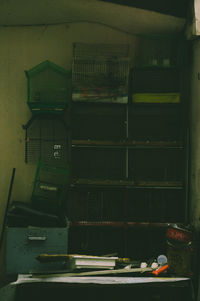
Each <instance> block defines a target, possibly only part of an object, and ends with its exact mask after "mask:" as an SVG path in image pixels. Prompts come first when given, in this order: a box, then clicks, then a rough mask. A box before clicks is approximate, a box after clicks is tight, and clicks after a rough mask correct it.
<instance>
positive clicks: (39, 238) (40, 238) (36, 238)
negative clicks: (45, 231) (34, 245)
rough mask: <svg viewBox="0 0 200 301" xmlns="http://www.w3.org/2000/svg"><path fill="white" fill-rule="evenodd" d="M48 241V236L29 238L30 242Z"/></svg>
mask: <svg viewBox="0 0 200 301" xmlns="http://www.w3.org/2000/svg"><path fill="white" fill-rule="evenodd" d="M46 239H47V238H46V236H28V240H30V241H45V240H46Z"/></svg>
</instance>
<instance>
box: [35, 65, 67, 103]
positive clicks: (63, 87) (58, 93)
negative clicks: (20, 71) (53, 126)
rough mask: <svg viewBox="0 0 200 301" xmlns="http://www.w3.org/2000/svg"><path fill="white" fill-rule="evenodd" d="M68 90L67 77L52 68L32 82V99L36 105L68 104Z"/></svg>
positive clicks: (37, 75) (39, 74)
mask: <svg viewBox="0 0 200 301" xmlns="http://www.w3.org/2000/svg"><path fill="white" fill-rule="evenodd" d="M68 90H69V89H68V85H67V80H66V75H65V74H60V73H57V72H55V70H52V68H50V67H49V68H46V69H45V70H43V71H42V72H41V73H38V74H36V75H35V76H33V77H31V80H30V99H31V102H34V103H45V104H48V103H50V104H51V103H55V104H56V103H66V102H67V99H68V94H69V92H68Z"/></svg>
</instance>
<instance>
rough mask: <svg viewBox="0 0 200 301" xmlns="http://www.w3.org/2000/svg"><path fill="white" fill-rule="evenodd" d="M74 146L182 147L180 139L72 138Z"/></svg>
mask: <svg viewBox="0 0 200 301" xmlns="http://www.w3.org/2000/svg"><path fill="white" fill-rule="evenodd" d="M72 145H74V146H125V147H126V146H127V147H128V146H132V147H134V146H135V147H183V143H182V141H135V140H131V141H130V140H129V141H127V140H121V141H111V140H72Z"/></svg>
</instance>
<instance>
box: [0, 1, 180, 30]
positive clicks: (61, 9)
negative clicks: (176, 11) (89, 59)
mask: <svg viewBox="0 0 200 301" xmlns="http://www.w3.org/2000/svg"><path fill="white" fill-rule="evenodd" d="M124 1H126V0H124ZM149 1H150V0H149ZM160 1H161V0H160ZM174 1H175V0H174ZM182 1H185V0H182ZM67 22H72V23H73V22H75V23H76V22H91V23H100V24H103V25H104V26H109V27H112V28H115V29H119V30H121V31H124V32H127V33H130V34H143V33H146V34H152V33H155V34H157V33H159V34H171V33H179V32H181V31H182V30H183V28H184V26H185V18H183V17H175V16H170V15H166V14H162V13H159V12H154V11H149V10H145V9H141V8H135V7H130V6H125V5H117V4H114V3H110V2H104V1H99V0H56V1H52V0H28V1H27V0H17V1H16V0H0V26H19V25H20V26H24V25H29V26H30V25H41V24H60V23H67Z"/></svg>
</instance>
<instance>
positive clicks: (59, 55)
mask: <svg viewBox="0 0 200 301" xmlns="http://www.w3.org/2000/svg"><path fill="white" fill-rule="evenodd" d="M74 42H85V43H117V44H121V43H126V44H127V43H128V44H130V46H131V51H130V52H131V56H132V57H133V58H134V50H135V45H136V42H137V39H136V37H134V36H132V35H127V34H124V33H122V32H119V31H115V30H113V29H111V28H107V27H105V26H102V25H97V24H87V23H84V24H79V23H77V24H71V25H57V26H38V27H37V26H36V27H32V26H30V27H4V28H0V45H1V46H0V129H1V130H0V154H1V159H0V171H1V172H0V228H1V225H2V218H3V215H4V211H5V206H6V201H7V196H8V190H9V185H10V179H11V174H12V169H13V167H15V168H16V174H15V181H14V186H13V193H12V200H17V201H27V202H28V201H29V200H30V196H31V191H32V184H33V179H34V174H35V168H36V166H35V165H30V164H25V163H24V153H25V151H24V150H25V141H24V134H25V133H24V130H23V129H22V125H23V124H25V123H26V122H27V121H28V120H29V118H30V117H31V113H30V111H29V108H28V106H27V104H26V77H25V74H24V70H28V69H30V68H32V67H33V66H35V65H37V64H38V63H40V62H42V61H44V60H51V61H53V62H54V63H56V64H58V65H60V66H62V67H64V68H66V69H71V62H72V45H73V43H74Z"/></svg>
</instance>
